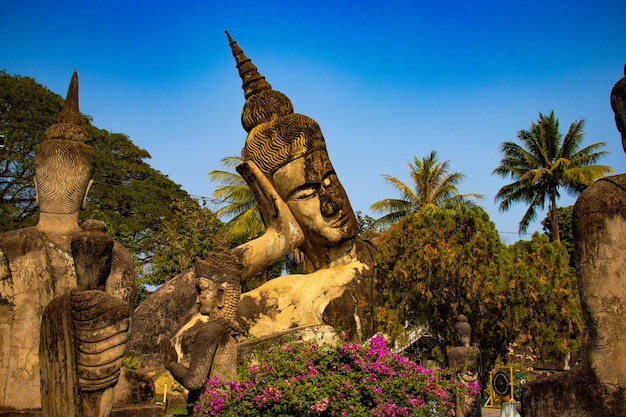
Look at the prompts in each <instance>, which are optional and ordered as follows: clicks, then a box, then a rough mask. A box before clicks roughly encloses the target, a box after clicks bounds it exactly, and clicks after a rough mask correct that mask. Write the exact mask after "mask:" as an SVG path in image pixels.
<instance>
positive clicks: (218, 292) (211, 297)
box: [196, 277, 224, 316]
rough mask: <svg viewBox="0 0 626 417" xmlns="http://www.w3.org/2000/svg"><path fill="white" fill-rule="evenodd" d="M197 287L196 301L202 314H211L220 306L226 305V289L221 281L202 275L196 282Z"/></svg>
mask: <svg viewBox="0 0 626 417" xmlns="http://www.w3.org/2000/svg"><path fill="white" fill-rule="evenodd" d="M196 289H197V291H198V297H197V299H196V303H197V304H198V305H199V310H200V314H204V315H205V316H210V315H211V314H214V313H215V311H217V309H218V307H220V306H223V305H224V289H223V288H222V287H221V285H220V284H219V283H217V282H215V281H212V280H210V279H207V278H203V277H200V278H198V280H197V282H196Z"/></svg>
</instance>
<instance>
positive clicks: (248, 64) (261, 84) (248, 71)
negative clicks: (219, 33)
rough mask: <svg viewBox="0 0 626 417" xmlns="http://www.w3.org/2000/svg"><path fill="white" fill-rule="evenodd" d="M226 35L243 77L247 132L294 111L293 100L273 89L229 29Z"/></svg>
mask: <svg viewBox="0 0 626 417" xmlns="http://www.w3.org/2000/svg"><path fill="white" fill-rule="evenodd" d="M225 32H226V36H227V37H228V42H229V45H230V48H231V50H232V53H233V57H235V62H236V66H237V70H238V71H239V76H240V77H241V81H242V85H241V88H242V89H243V92H244V97H245V99H246V104H245V105H244V107H243V111H242V114H241V124H242V126H243V128H244V129H245V131H246V132H250V131H251V130H252V129H253V128H254V127H255V126H258V125H259V124H261V123H266V122H269V121H270V120H271V119H272V117H280V116H284V115H287V114H291V113H293V105H292V104H291V100H289V98H288V97H287V96H286V95H284V94H283V93H281V92H280V91H276V90H273V89H272V86H271V85H270V84H269V83H268V82H267V81H266V80H265V77H264V76H262V75H261V74H259V71H258V69H257V67H256V66H255V65H254V64H253V63H252V61H251V60H250V58H248V57H247V56H246V55H245V54H244V53H243V50H242V49H241V47H239V45H237V42H236V41H235V40H233V38H232V37H231V36H230V34H229V33H228V31H225Z"/></svg>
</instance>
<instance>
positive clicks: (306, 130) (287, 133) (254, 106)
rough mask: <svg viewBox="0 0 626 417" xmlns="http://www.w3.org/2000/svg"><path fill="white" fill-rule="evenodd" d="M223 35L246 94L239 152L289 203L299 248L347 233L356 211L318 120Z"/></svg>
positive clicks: (331, 242)
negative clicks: (300, 237) (297, 108)
mask: <svg viewBox="0 0 626 417" xmlns="http://www.w3.org/2000/svg"><path fill="white" fill-rule="evenodd" d="M227 34H228V33H227ZM228 39H229V41H230V46H231V49H232V52H233V56H234V57H235V61H236V63H237V69H238V70H239V75H240V77H241V79H242V81H243V85H242V88H243V90H244V96H245V98H246V103H245V105H244V108H243V112H242V125H243V127H244V129H245V130H246V131H247V132H248V137H247V138H246V143H245V146H244V149H243V151H242V156H243V158H244V159H245V160H250V161H253V162H254V163H255V164H256V165H257V166H258V167H259V169H260V170H261V171H262V172H263V173H264V174H265V176H266V177H267V178H268V179H269V180H270V182H271V183H272V185H273V186H274V187H275V188H276V191H277V192H278V194H279V195H280V196H281V197H282V198H283V200H284V201H285V202H286V203H287V205H288V206H289V208H290V210H291V212H292V213H293V215H294V217H295V219H296V221H298V223H299V224H300V227H301V228H302V230H303V232H304V234H305V243H304V245H303V250H304V251H305V253H307V250H308V251H309V252H310V251H312V250H315V249H314V248H320V247H321V248H324V247H331V246H336V245H339V244H341V243H343V242H345V241H347V240H351V239H353V238H354V236H356V233H357V231H358V224H357V220H356V216H355V215H354V212H353V210H352V207H351V206H350V201H349V200H348V196H347V194H346V192H345V190H344V188H343V186H342V185H341V183H340V182H339V179H338V178H337V174H336V172H335V170H334V168H333V166H332V164H331V162H330V159H329V157H328V152H327V150H326V142H325V140H324V136H323V135H322V131H321V129H320V127H319V125H318V124H317V122H316V121H315V120H313V119H311V118H310V117H307V116H305V115H302V114H297V113H294V111H293V106H292V104H291V101H290V100H289V98H288V97H287V96H285V95H284V94H282V93H280V92H278V91H275V90H272V88H271V86H270V84H269V83H268V82H267V81H266V80H265V78H264V77H263V76H261V75H260V74H259V73H258V71H257V68H256V67H255V66H254V64H252V62H251V61H250V59H248V58H247V57H246V56H245V55H244V53H243V51H242V50H241V48H240V47H239V46H238V45H237V43H236V42H235V41H234V40H233V39H232V38H231V37H230V35H228Z"/></svg>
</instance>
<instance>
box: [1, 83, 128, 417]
mask: <svg viewBox="0 0 626 417" xmlns="http://www.w3.org/2000/svg"><path fill="white" fill-rule="evenodd" d="M81 121H82V117H81V115H80V111H79V109H78V75H77V73H76V72H75V73H74V75H73V77H72V81H71V83H70V86H69V89H68V94H67V99H66V102H65V106H64V108H63V110H62V111H61V114H60V115H59V119H58V123H57V124H55V125H52V126H50V127H49V128H48V130H47V131H46V140H45V141H43V142H42V143H41V144H39V145H38V146H37V149H36V150H35V160H34V163H35V186H36V189H37V201H38V206H39V221H38V223H37V225H36V226H34V227H28V228H24V229H19V230H14V231H9V232H4V233H0V414H1V412H2V411H5V410H16V411H17V410H37V409H40V408H41V404H42V402H41V395H40V358H39V345H40V343H39V342H40V326H41V321H42V315H43V313H44V309H45V308H46V307H47V306H48V304H49V303H50V302H51V301H52V300H54V299H55V298H57V297H59V296H61V295H64V294H68V293H69V292H70V291H71V290H73V289H75V288H77V271H76V266H75V262H74V258H73V256H72V252H71V242H72V240H73V237H74V236H75V235H77V234H78V233H80V232H81V231H82V229H81V228H80V227H79V225H78V214H79V211H80V209H81V208H83V207H84V204H85V202H86V196H87V192H88V190H89V187H90V186H91V183H92V176H93V172H94V168H95V155H94V152H93V150H92V149H91V147H90V146H88V145H87V144H86V143H85V142H86V141H87V132H86V131H85V129H84V128H83V127H82V126H81ZM110 258H111V267H110V271H109V273H108V276H107V277H106V282H105V283H104V292H106V294H108V295H110V296H111V297H113V298H116V299H118V300H122V301H123V302H124V303H125V304H126V306H127V309H128V308H130V306H131V304H132V302H133V291H134V265H133V261H132V258H131V256H130V254H129V253H128V252H127V251H126V250H125V249H124V248H123V247H122V246H121V245H120V244H119V243H117V242H113V248H112V254H111V255H110ZM94 304H99V301H94ZM61 338H62V339H63V336H61ZM63 340H65V339H63ZM67 354H68V355H70V352H69V351H68V352H67ZM68 357H69V356H68Z"/></svg>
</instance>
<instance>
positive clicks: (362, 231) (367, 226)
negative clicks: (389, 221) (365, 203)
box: [355, 211, 378, 239]
mask: <svg viewBox="0 0 626 417" xmlns="http://www.w3.org/2000/svg"><path fill="white" fill-rule="evenodd" d="M355 214H356V220H357V223H358V224H359V236H360V237H361V238H362V239H369V238H372V237H374V236H376V235H378V232H377V231H376V226H375V223H376V219H374V218H373V217H371V216H368V215H366V214H365V215H364V214H363V213H361V212H360V211H357V212H356V213H355Z"/></svg>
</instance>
